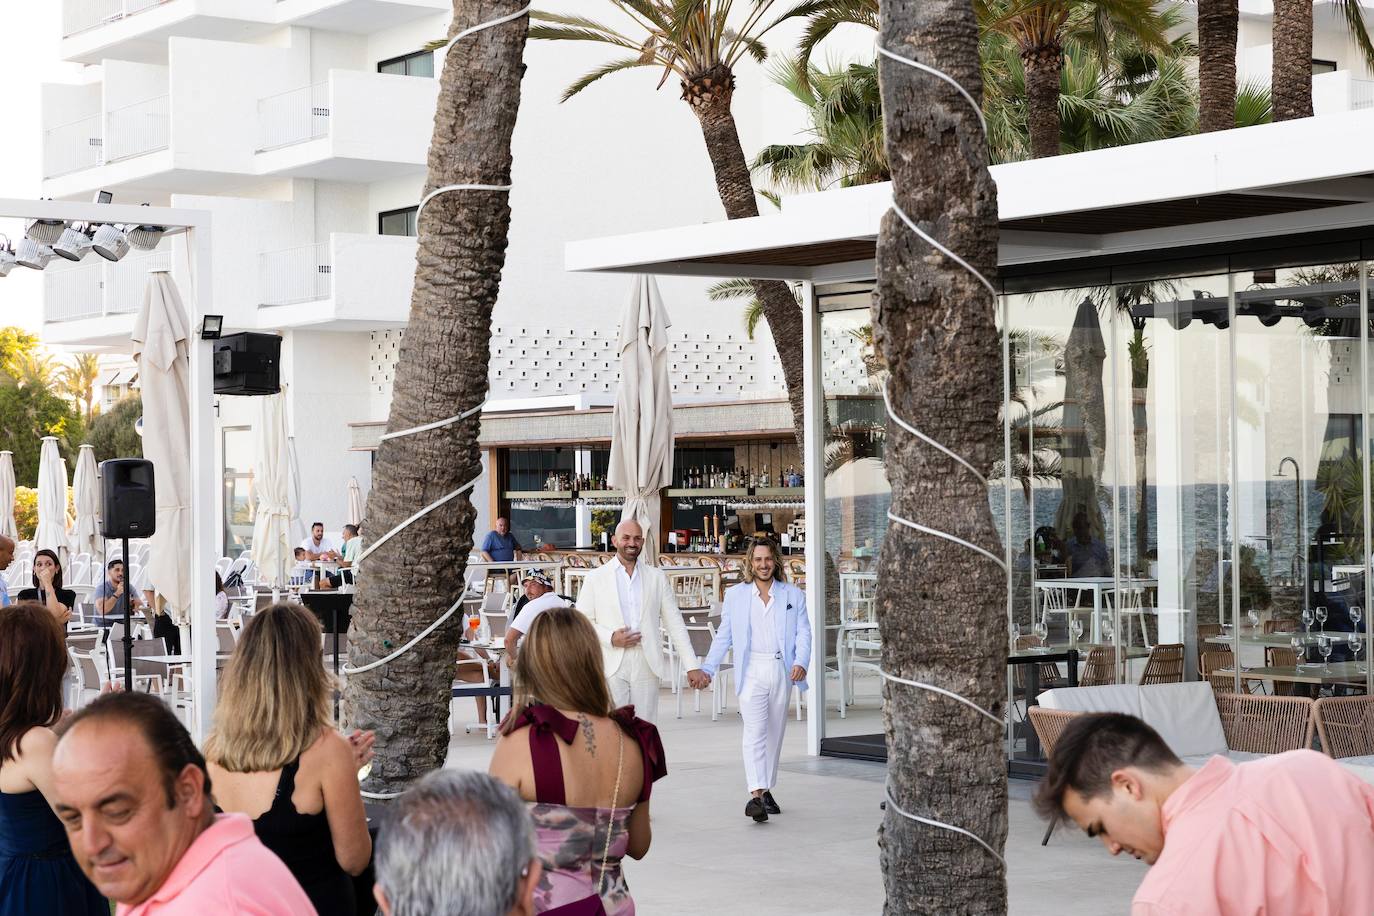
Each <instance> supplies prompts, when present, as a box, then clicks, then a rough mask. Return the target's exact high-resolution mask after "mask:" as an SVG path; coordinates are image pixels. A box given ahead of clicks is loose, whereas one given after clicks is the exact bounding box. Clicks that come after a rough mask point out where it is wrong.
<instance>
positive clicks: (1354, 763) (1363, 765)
mask: <svg viewBox="0 0 1374 916" xmlns="http://www.w3.org/2000/svg"><path fill="white" fill-rule="evenodd" d="M1336 762H1337V763H1339V764H1340V765H1341V766H1343V767H1345V768H1346V769H1348V770H1349V771H1350V772H1352V773H1354V774H1355V775H1356V776H1358V777H1360V778H1361V779H1363V780H1364V781H1365V782H1367V783H1370V784H1374V754H1366V755H1365V756H1363V757H1338V758H1337V759H1336Z"/></svg>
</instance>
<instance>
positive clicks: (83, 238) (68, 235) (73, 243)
mask: <svg viewBox="0 0 1374 916" xmlns="http://www.w3.org/2000/svg"><path fill="white" fill-rule="evenodd" d="M78 226H79V227H80V228H77V227H78ZM52 250H53V254H55V255H57V256H58V257H59V258H66V259H67V260H68V261H79V260H81V259H82V258H84V257H85V256H86V255H87V254H88V253H89V252H90V250H91V230H90V226H89V225H88V224H86V223H76V224H74V225H71V226H68V227H67V228H66V230H65V231H63V233H62V237H61V238H60V239H58V240H57V243H56V244H55V245H53V246H52Z"/></svg>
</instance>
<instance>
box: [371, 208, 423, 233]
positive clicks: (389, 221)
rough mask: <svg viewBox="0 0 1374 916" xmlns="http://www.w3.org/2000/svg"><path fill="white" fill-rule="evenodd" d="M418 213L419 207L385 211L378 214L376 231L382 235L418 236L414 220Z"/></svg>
mask: <svg viewBox="0 0 1374 916" xmlns="http://www.w3.org/2000/svg"><path fill="white" fill-rule="evenodd" d="M419 213H420V208H419V207H405V208H403V209H400V210H387V211H385V212H383V213H378V214H377V231H378V232H379V233H381V234H382V235H409V236H415V235H418V234H419V233H418V232H417V230H416V228H415V220H416V218H417V217H418V216H419Z"/></svg>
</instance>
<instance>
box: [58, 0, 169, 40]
mask: <svg viewBox="0 0 1374 916" xmlns="http://www.w3.org/2000/svg"><path fill="white" fill-rule="evenodd" d="M169 2H171V0H62V37H63V38H70V37H71V36H72V35H75V34H76V33H78V32H84V31H86V30H87V29H94V28H97V27H99V26H102V25H108V24H109V23H111V22H118V21H119V20H121V19H123V18H124V17H126V16H132V15H133V14H135V13H141V12H143V11H144V10H146V9H151V8H152V7H155V6H161V5H162V4H164V3H169Z"/></svg>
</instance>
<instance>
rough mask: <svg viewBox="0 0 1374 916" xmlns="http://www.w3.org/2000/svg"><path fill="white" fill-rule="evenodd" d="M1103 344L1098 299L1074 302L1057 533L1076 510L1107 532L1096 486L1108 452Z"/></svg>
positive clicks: (1064, 534)
mask: <svg viewBox="0 0 1374 916" xmlns="http://www.w3.org/2000/svg"><path fill="white" fill-rule="evenodd" d="M1106 358H1107V345H1106V342H1105V341H1104V340H1103V338H1102V322H1101V320H1100V319H1099V318H1098V315H1097V305H1096V304H1095V303H1094V302H1093V301H1092V299H1090V298H1085V299H1084V300H1083V301H1082V302H1080V303H1079V304H1078V310H1077V311H1076V312H1075V313H1074V318H1073V329H1072V330H1071V331H1070V332H1069V340H1068V343H1067V344H1066V345H1065V346H1064V423H1063V426H1064V438H1063V444H1062V445H1061V446H1060V455H1061V456H1062V460H1061V462H1060V469H1061V471H1060V473H1061V483H1062V486H1063V499H1062V501H1061V502H1060V503H1059V509H1058V510H1057V511H1056V512H1055V516H1054V527H1055V529H1056V530H1057V531H1058V532H1059V536H1060V537H1061V538H1066V539H1067V538H1068V537H1069V535H1070V534H1072V531H1073V519H1074V516H1075V515H1077V514H1079V513H1080V512H1081V513H1083V514H1084V515H1086V516H1087V518H1088V525H1089V527H1090V529H1091V531H1092V536H1093V537H1094V538H1099V539H1100V538H1102V537H1103V536H1104V532H1105V530H1106V529H1105V526H1104V524H1103V518H1102V509H1101V506H1100V504H1099V502H1098V490H1099V488H1100V487H1101V486H1102V469H1103V466H1104V464H1105V463H1106V454H1107V407H1106V400H1105V394H1104V392H1103V387H1102V363H1103V361H1104V360H1105V359H1106Z"/></svg>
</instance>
